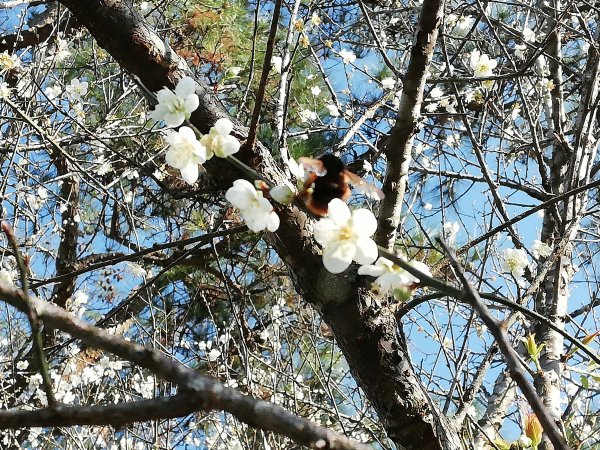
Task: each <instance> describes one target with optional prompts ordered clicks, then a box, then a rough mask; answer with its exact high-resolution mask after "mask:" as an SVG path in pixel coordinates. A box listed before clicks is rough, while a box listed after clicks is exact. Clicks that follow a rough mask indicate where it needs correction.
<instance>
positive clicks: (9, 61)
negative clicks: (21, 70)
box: [0, 50, 21, 73]
mask: <svg viewBox="0 0 600 450" xmlns="http://www.w3.org/2000/svg"><path fill="white" fill-rule="evenodd" d="M18 67H21V60H20V59H19V57H18V56H17V55H11V54H9V53H8V52H7V51H6V50H5V51H3V52H2V53H0V73H3V72H8V71H10V70H13V69H16V68H18Z"/></svg>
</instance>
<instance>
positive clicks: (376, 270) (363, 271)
mask: <svg viewBox="0 0 600 450" xmlns="http://www.w3.org/2000/svg"><path fill="white" fill-rule="evenodd" d="M384 273H386V270H385V268H384V267H382V266H378V265H376V264H371V265H368V266H360V267H359V269H358V274H359V275H367V276H369V277H380V276H381V275H383V274H384Z"/></svg>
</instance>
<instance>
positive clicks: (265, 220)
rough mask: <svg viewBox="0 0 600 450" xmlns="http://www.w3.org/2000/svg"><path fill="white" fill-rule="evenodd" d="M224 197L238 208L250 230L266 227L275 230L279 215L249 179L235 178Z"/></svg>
mask: <svg viewBox="0 0 600 450" xmlns="http://www.w3.org/2000/svg"><path fill="white" fill-rule="evenodd" d="M225 198H226V199H227V200H228V201H229V203H231V204H232V205H233V206H234V207H236V208H237V209H239V211H240V214H241V215H242V217H243V218H244V221H245V222H246V225H248V228H249V229H250V230H252V231H254V232H258V231H261V230H264V229H265V228H266V229H267V230H269V231H276V230H277V229H278V228H279V216H278V215H277V213H276V212H275V211H273V206H272V205H271V203H270V202H269V200H267V199H266V198H264V197H263V193H262V192H261V191H257V190H256V188H255V187H254V186H253V185H252V183H250V182H249V181H247V180H235V181H234V182H233V186H232V187H230V188H229V189H228V190H227V192H226V193H225Z"/></svg>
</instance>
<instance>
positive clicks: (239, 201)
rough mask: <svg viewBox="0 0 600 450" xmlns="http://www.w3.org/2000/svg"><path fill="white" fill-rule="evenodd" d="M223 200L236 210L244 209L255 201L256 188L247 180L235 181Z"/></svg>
mask: <svg viewBox="0 0 600 450" xmlns="http://www.w3.org/2000/svg"><path fill="white" fill-rule="evenodd" d="M225 198H226V199H227V201H228V202H229V203H231V204H232V205H233V206H235V207H236V208H239V209H245V208H246V207H247V206H248V204H249V203H251V202H252V201H255V200H256V188H255V187H254V186H253V185H252V183H250V182H249V181H247V180H235V181H234V182H233V187H231V188H229V189H228V190H227V192H226V193H225Z"/></svg>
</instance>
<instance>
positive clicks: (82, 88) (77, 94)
mask: <svg viewBox="0 0 600 450" xmlns="http://www.w3.org/2000/svg"><path fill="white" fill-rule="evenodd" d="M65 89H66V91H67V94H68V95H69V98H70V99H71V100H73V101H78V100H81V97H83V96H84V95H85V94H87V92H88V82H87V81H79V79H78V78H73V79H72V80H71V83H69V84H67V86H66V87H65Z"/></svg>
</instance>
